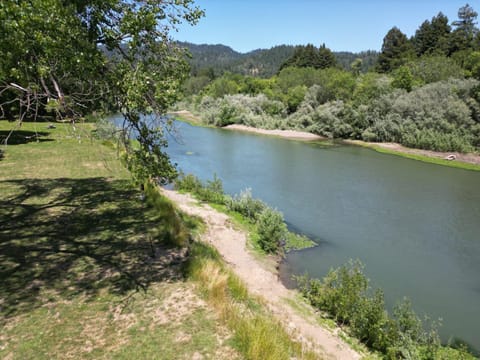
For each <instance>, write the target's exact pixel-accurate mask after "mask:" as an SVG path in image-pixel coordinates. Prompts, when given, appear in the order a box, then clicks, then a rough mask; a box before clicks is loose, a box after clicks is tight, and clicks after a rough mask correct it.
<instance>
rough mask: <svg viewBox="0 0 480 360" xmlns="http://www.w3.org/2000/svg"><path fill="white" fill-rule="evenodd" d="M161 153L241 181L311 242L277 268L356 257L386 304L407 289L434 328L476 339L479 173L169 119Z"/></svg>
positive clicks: (228, 181)
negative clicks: (172, 128)
mask: <svg viewBox="0 0 480 360" xmlns="http://www.w3.org/2000/svg"><path fill="white" fill-rule="evenodd" d="M178 127H179V134H180V136H179V139H177V140H176V141H174V140H173V139H170V146H169V149H168V152H169V153H170V155H171V157H172V159H173V160H174V161H175V162H177V163H178V164H179V167H180V168H181V169H183V170H184V171H185V172H187V173H193V174H195V175H197V176H198V177H200V178H202V179H204V180H205V179H211V178H212V176H213V174H214V173H216V174H217V175H218V177H219V178H221V179H222V180H223V182H224V186H225V189H226V191H227V192H229V193H238V192H240V191H241V190H242V189H245V188H251V189H252V192H253V195H254V196H255V197H258V198H261V199H262V200H264V201H265V202H267V203H268V204H270V205H271V206H273V207H277V208H278V209H279V210H281V211H282V212H283V213H284V215H285V218H286V220H287V222H288V224H289V226H290V227H291V228H293V229H296V230H298V231H301V232H303V233H305V234H308V235H310V236H311V237H313V238H314V239H316V240H317V241H318V242H319V246H318V247H316V248H314V249H309V250H305V251H300V252H294V253H291V254H289V255H288V257H287V259H286V262H285V263H284V264H283V266H282V272H283V275H284V276H285V273H288V274H292V273H294V274H301V273H304V272H308V273H309V274H310V275H312V276H317V277H322V276H323V275H325V274H326V273H327V272H328V270H329V269H330V268H331V267H337V266H339V265H341V264H343V263H345V262H347V261H348V260H349V259H360V260H361V261H362V262H363V263H364V264H365V265H366V273H367V275H368V276H369V277H370V278H371V279H372V285H374V286H378V287H381V288H382V289H384V291H385V295H386V300H387V303H388V304H389V305H390V306H391V305H393V304H394V303H395V302H396V301H397V300H400V299H401V298H403V297H404V296H407V297H409V298H410V299H411V300H412V302H413V305H414V309H415V310H416V312H417V313H418V314H420V315H421V314H428V315H429V316H430V317H431V318H434V319H436V318H442V319H443V326H442V328H441V331H440V332H441V335H442V338H443V339H444V340H448V339H450V338H453V337H458V338H461V339H462V340H464V341H467V342H468V343H470V344H471V345H473V346H474V347H475V348H477V349H479V348H480V172H473V171H466V170H460V169H453V168H448V167H443V166H439V165H432V164H426V163H422V162H418V161H414V160H408V159H404V158H401V157H396V156H392V155H385V154H380V153H377V152H375V151H373V150H370V149H365V148H360V147H351V146H334V147H323V146H320V145H318V144H310V143H302V142H296V141H288V140H283V139H278V138H272V137H266V136H258V135H252V134H245V133H239V132H232V131H226V130H220V129H208V128H198V127H192V126H190V125H187V124H184V123H179V125H178Z"/></svg>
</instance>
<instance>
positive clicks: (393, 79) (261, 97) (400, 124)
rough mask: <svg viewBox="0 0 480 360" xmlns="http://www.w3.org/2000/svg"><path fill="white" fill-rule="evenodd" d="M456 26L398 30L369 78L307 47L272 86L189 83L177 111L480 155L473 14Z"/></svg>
mask: <svg viewBox="0 0 480 360" xmlns="http://www.w3.org/2000/svg"><path fill="white" fill-rule="evenodd" d="M458 17H459V18H458V20H455V21H453V22H449V20H448V19H447V18H446V17H445V16H444V15H443V14H442V13H439V14H438V15H437V16H434V17H433V18H432V19H431V20H426V21H425V22H424V23H423V24H422V25H421V26H420V27H419V28H418V30H417V32H416V33H415V35H414V36H413V37H412V38H411V39H408V38H407V37H406V36H405V35H404V34H403V33H402V32H401V31H400V30H399V29H398V28H392V29H391V30H390V31H389V32H388V34H387V35H386V36H385V38H384V43H383V47H382V52H381V53H380V55H379V58H378V61H377V65H376V67H375V68H374V70H370V71H369V72H366V73H364V72H362V68H361V60H360V59H357V60H355V61H353V62H352V64H351V67H350V69H349V70H345V69H343V68H342V67H340V66H339V65H338V64H337V63H336V60H335V57H334V56H333V55H332V53H331V52H330V51H329V50H328V48H326V47H325V45H322V46H320V47H319V48H315V47H314V46H312V45H307V46H304V47H299V48H297V49H296V50H295V51H294V53H293V54H292V56H291V57H290V58H289V59H287V60H286V61H285V62H284V64H282V65H281V66H280V67H279V69H278V72H277V73H276V74H275V75H273V76H272V77H269V78H261V77H258V76H257V77H256V76H245V75H240V74H234V73H224V74H223V75H221V76H218V77H214V76H212V77H210V78H203V82H200V78H199V77H200V76H192V77H191V78H190V79H189V80H187V83H186V85H185V87H184V90H185V99H184V101H183V102H182V103H179V104H177V106H178V107H179V108H186V109H188V110H190V111H192V112H193V113H194V114H197V115H198V116H199V117H200V118H201V119H202V121H204V122H205V123H207V124H212V125H215V126H225V125H229V124H234V123H236V124H244V125H248V126H254V127H261V128H266V129H297V130H302V131H309V132H312V133H315V134H319V135H322V136H327V137H330V138H343V139H358V140H364V141H373V142H396V143H400V144H402V145H405V146H407V147H412V148H419V149H429V150H435V151H444V152H445V151H450V152H477V151H478V149H479V147H480V116H479V114H480V96H479V94H480V92H479V91H480V90H479V89H480V81H479V80H480V77H479V74H478V71H477V70H478V69H477V67H478V66H479V65H478V64H479V63H478V61H479V59H480V56H479V54H480V45H478V44H479V42H478V33H479V32H478V29H477V28H476V27H475V24H476V22H475V21H476V18H477V13H476V12H475V11H474V10H473V8H471V7H470V6H468V5H466V6H464V7H462V8H461V9H459V12H458ZM460 40H461V41H460ZM193 84H195V86H193Z"/></svg>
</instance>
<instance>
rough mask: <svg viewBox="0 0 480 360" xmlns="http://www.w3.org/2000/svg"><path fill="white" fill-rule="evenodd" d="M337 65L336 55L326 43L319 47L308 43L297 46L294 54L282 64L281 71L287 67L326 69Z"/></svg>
mask: <svg viewBox="0 0 480 360" xmlns="http://www.w3.org/2000/svg"><path fill="white" fill-rule="evenodd" d="M336 65H337V60H336V58H335V55H334V54H333V52H332V51H331V50H330V49H329V48H327V47H326V46H325V44H323V45H321V46H320V48H319V49H317V48H315V46H313V45H312V44H308V45H307V46H299V47H297V48H296V49H295V52H294V53H293V55H292V56H291V57H290V58H288V59H287V60H286V61H285V62H284V63H283V64H282V65H281V66H280V70H279V72H280V71H282V70H283V69H285V68H287V67H311V68H314V69H326V68H328V67H332V66H336Z"/></svg>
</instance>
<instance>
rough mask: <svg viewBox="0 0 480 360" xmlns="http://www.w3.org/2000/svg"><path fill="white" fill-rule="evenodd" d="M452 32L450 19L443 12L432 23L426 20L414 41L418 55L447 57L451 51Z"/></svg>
mask: <svg viewBox="0 0 480 360" xmlns="http://www.w3.org/2000/svg"><path fill="white" fill-rule="evenodd" d="M450 32H451V27H450V25H448V18H447V17H446V16H445V15H443V14H442V13H441V12H440V13H438V15H437V16H435V17H433V18H432V21H431V22H430V21H428V20H425V21H424V22H423V23H422V25H420V27H419V28H418V30H417V31H416V32H415V36H414V37H413V39H412V43H413V45H414V47H415V51H416V53H417V55H418V56H422V55H424V54H434V53H439V54H444V55H446V54H447V53H448V50H449V35H450Z"/></svg>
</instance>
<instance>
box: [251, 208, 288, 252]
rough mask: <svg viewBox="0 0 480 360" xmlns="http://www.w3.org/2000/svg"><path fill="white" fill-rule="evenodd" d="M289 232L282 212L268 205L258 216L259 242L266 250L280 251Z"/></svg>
mask: <svg viewBox="0 0 480 360" xmlns="http://www.w3.org/2000/svg"><path fill="white" fill-rule="evenodd" d="M287 232H288V230H287V225H285V222H284V220H283V215H282V213H280V212H278V211H276V210H274V209H271V208H268V207H267V208H265V209H264V210H263V211H262V212H261V213H260V215H259V216H258V220H257V233H258V236H259V238H258V244H259V245H260V247H261V248H262V249H263V250H264V251H265V252H267V253H276V252H277V251H279V249H280V248H281V247H282V246H283V244H284V242H285V238H286V236H287Z"/></svg>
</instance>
